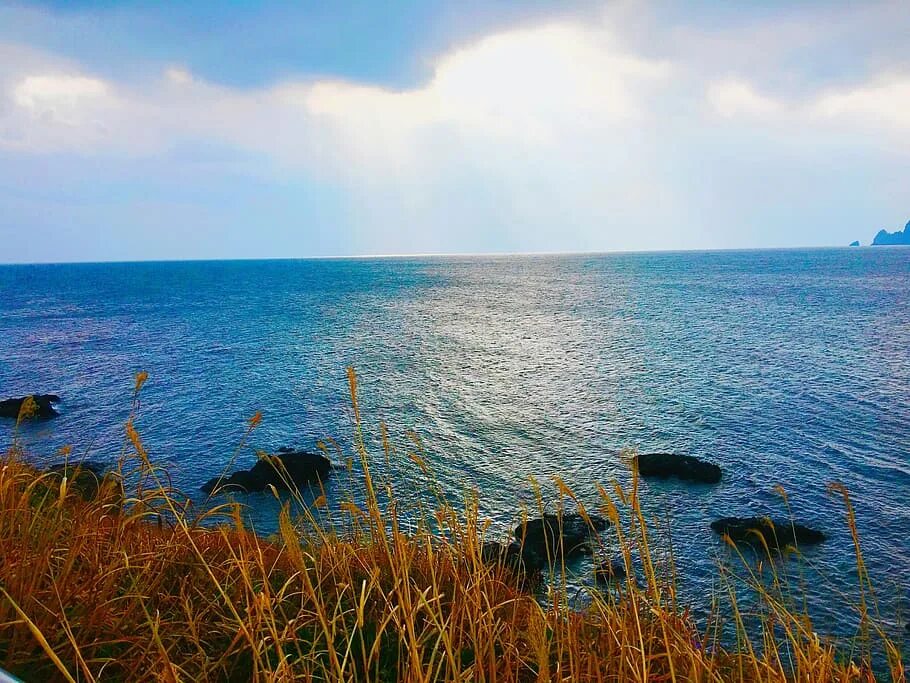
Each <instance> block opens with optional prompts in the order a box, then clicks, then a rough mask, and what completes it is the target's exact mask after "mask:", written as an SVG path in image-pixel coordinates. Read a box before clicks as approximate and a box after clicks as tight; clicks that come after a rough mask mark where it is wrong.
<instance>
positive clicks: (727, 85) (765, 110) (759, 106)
mask: <svg viewBox="0 0 910 683" xmlns="http://www.w3.org/2000/svg"><path fill="white" fill-rule="evenodd" d="M707 97H708V102H709V103H710V105H711V106H712V107H713V108H714V109H715V110H716V111H717V113H718V114H720V115H721V116H725V117H732V116H758V117H767V116H772V115H775V114H778V113H780V112H781V111H782V110H783V106H782V105H781V103H780V102H777V101H776V100H773V99H771V98H769V97H765V96H763V95H760V94H758V93H757V92H755V90H754V89H753V87H752V86H751V85H750V84H749V83H744V82H742V81H737V80H726V81H723V82H720V83H712V84H710V85H709V86H708V92H707Z"/></svg>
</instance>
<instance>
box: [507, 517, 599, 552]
mask: <svg viewBox="0 0 910 683" xmlns="http://www.w3.org/2000/svg"><path fill="white" fill-rule="evenodd" d="M589 519H590V520H591V524H590V525H588V523H587V522H586V521H585V520H584V518H582V516H581V515H578V514H569V515H562V516H560V515H558V514H550V513H548V514H545V515H544V516H543V517H542V518H538V519H529V520H528V521H527V522H523V523H521V524H519V525H518V526H517V527H515V538H517V539H518V542H519V544H520V545H521V546H522V547H523V548H524V552H531V553H534V554H535V555H537V556H539V557H541V558H544V561H546V558H548V557H551V558H555V557H558V556H559V555H563V556H565V557H572V556H575V555H579V554H590V553H591V552H592V551H593V546H592V542H593V541H594V540H595V539H596V537H597V534H598V533H599V532H601V531H603V530H604V529H606V528H607V527H608V526H610V523H609V522H608V521H607V520H606V519H604V518H603V517H598V516H596V515H591V516H589Z"/></svg>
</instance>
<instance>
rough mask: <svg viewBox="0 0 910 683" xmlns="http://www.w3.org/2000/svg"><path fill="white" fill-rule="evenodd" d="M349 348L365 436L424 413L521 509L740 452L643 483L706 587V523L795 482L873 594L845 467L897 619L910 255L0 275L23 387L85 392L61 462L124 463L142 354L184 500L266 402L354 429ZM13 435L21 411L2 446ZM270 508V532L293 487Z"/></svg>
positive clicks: (159, 437) (268, 427)
mask: <svg viewBox="0 0 910 683" xmlns="http://www.w3.org/2000/svg"><path fill="white" fill-rule="evenodd" d="M348 365H353V366H355V367H356V368H357V371H358V373H359V377H360V385H361V400H362V411H363V413H364V415H365V417H366V420H367V428H368V431H369V433H371V434H376V433H377V430H376V425H377V423H378V421H379V420H384V421H386V422H387V423H388V424H389V427H390V431H391V433H392V434H393V435H394V436H396V437H397V441H398V442H399V443H400V444H401V445H402V446H404V445H406V444H407V443H408V442H407V439H405V438H403V435H404V432H405V430H406V429H412V428H413V429H414V430H416V431H417V433H418V434H419V435H420V437H421V438H422V439H423V442H424V444H425V445H426V448H427V451H428V461H429V463H430V465H431V467H432V468H433V471H434V472H435V474H436V476H437V477H438V478H439V480H440V481H441V483H442V484H443V486H444V488H445V489H446V491H447V492H448V493H449V494H450V495H452V496H454V497H458V496H460V495H461V493H462V492H463V491H464V489H465V487H469V488H474V489H476V490H477V491H478V492H479V495H480V498H481V503H482V506H483V510H484V513H485V514H487V515H489V516H490V517H492V518H494V519H495V520H496V521H497V523H499V524H500V525H502V526H501V528H505V525H506V524H507V523H508V522H509V521H511V520H512V519H513V517H514V515H515V514H516V511H517V509H518V505H519V501H522V500H524V501H527V500H529V499H530V487H529V477H535V478H537V479H538V480H539V481H541V482H544V483H545V482H546V481H547V480H548V477H550V476H551V475H560V476H561V477H563V479H564V480H565V481H566V482H567V483H568V484H569V485H570V486H572V487H573V488H574V489H575V490H577V491H578V492H579V493H580V494H581V495H582V497H583V498H585V499H586V500H589V501H591V502H594V501H595V500H596V497H595V489H594V486H595V483H596V482H605V483H606V482H610V481H612V480H614V479H616V480H619V481H620V482H623V483H626V484H627V483H628V481H629V472H628V469H627V467H626V464H625V462H624V461H623V459H622V458H621V456H620V451H621V450H622V449H625V448H637V449H640V450H641V451H643V452H644V451H655V450H660V451H678V452H682V453H689V454H693V455H697V456H703V457H705V458H708V459H711V460H713V461H715V462H718V463H719V464H721V465H722V467H723V468H724V479H723V482H722V483H721V484H720V485H719V486H716V487H703V486H686V485H680V484H678V483H651V482H646V483H644V484H643V494H644V496H645V502H646V506H647V508H648V510H649V512H650V513H652V514H653V515H655V516H657V517H660V518H661V519H669V520H670V524H671V530H672V536H673V540H674V543H675V546H676V553H677V562H678V564H679V566H680V570H681V573H682V575H683V577H684V586H683V593H684V596H686V597H688V598H690V599H692V600H697V599H698V598H699V597H702V596H704V595H705V594H706V593H707V592H708V591H710V590H711V589H712V586H713V584H714V578H713V577H714V576H715V572H714V563H715V561H716V556H717V555H718V553H722V552H723V550H722V548H721V545H720V543H719V541H718V539H717V538H716V537H715V536H714V535H713V534H712V532H711V531H710V530H709V528H708V523H709V522H710V520H712V519H713V518H715V517H718V516H723V515H731V514H738V515H746V514H749V515H752V514H786V510H785V508H784V506H783V502H782V500H781V498H780V496H779V495H777V494H776V493H775V492H774V490H773V487H774V486H775V485H776V484H782V485H783V486H784V487H785V488H786V490H787V491H788V493H789V497H790V504H791V505H792V508H793V511H794V514H795V515H796V517H797V518H799V519H800V520H802V521H805V522H807V523H809V524H812V525H814V526H817V527H819V528H821V529H823V530H824V531H825V532H827V533H828V534H829V535H830V537H831V538H830V540H829V541H828V542H827V543H825V544H823V545H822V546H819V547H818V548H816V549H812V550H811V551H809V552H808V553H807V559H808V561H809V562H810V563H812V565H814V566H816V567H817V568H818V569H819V570H820V571H821V573H822V574H823V575H824V576H825V577H827V578H828V579H829V580H830V581H831V582H832V585H833V586H834V588H835V589H837V590H843V591H845V592H848V593H850V594H855V590H854V589H853V588H851V587H852V586H854V585H855V582H856V577H855V561H854V557H853V550H852V546H851V540H850V536H849V533H848V531H847V529H846V526H845V524H844V516H843V510H842V507H841V506H840V505H839V504H838V502H837V500H836V499H835V498H834V497H832V496H831V495H830V494H828V493H827V492H826V484H827V483H829V482H832V481H839V482H843V483H844V484H846V485H847V486H848V487H849V488H850V490H851V492H852V493H853V496H854V500H855V504H856V510H857V518H858V522H859V530H860V533H861V535H862V537H863V540H864V544H865V550H866V554H867V560H868V562H869V567H870V570H871V572H872V574H873V577H874V578H876V579H877V581H878V585H879V594H880V599H881V600H882V604H883V611H885V612H886V618H887V619H888V620H889V621H890V623H891V624H892V625H893V626H894V628H895V629H898V627H899V625H900V617H899V614H898V611H899V610H900V609H901V608H900V602H901V601H904V602H906V600H907V590H908V586H910V539H908V536H910V506H908V493H910V249H906V248H899V247H896V248H875V249H872V248H866V249H830V250H786V251H783V250H782V251H754V252H747V251H737V252H705V253H691V252H689V253H652V254H613V255H598V256H587V255H586V256H541V257H529V256H523V257H513V256H508V257H505V256H504V257H473V258H413V259H377V260H360V259H358V260H312V261H309V260H307V261H240V262H183V263H134V264H86V265H41V266H4V267H0V394H3V395H20V394H24V393H29V392H55V393H59V394H60V395H61V396H62V397H63V399H64V401H63V404H62V406H61V410H62V415H61V416H60V417H59V418H57V419H55V420H52V421H48V422H42V423H34V424H30V425H28V426H27V427H26V428H25V429H24V431H23V435H22V436H23V438H24V439H25V441H26V444H27V445H28V447H29V450H30V451H31V452H32V453H33V454H34V457H35V458H36V459H37V460H40V461H51V460H54V459H55V456H54V454H53V453H54V451H55V450H56V449H57V448H59V447H60V446H62V445H64V444H73V445H74V446H75V447H76V451H77V453H79V454H83V453H89V455H90V457H92V458H94V459H102V460H104V459H108V460H110V459H114V458H116V456H117V455H118V454H119V453H120V450H121V448H122V443H123V436H122V423H123V420H124V419H125V418H126V415H127V414H128V411H129V407H130V392H131V388H132V377H133V374H134V373H135V372H136V371H137V370H140V369H144V370H147V371H148V372H149V373H150V376H151V379H150V380H149V382H148V384H147V385H146V388H145V389H144V390H143V394H142V404H141V408H140V417H139V420H138V424H139V427H140V430H141V432H142V434H143V437H144V440H145V442H146V445H147V447H148V448H149V450H150V452H151V454H152V457H153V458H154V459H155V460H157V461H158V462H160V463H164V464H167V466H168V467H169V468H170V470H171V471H172V473H173V475H174V477H175V483H176V484H177V485H178V486H180V487H182V488H184V489H185V490H187V491H188V492H194V491H195V490H196V489H197V487H198V486H199V485H200V484H201V483H202V482H203V481H204V480H205V479H207V478H209V477H210V476H213V474H216V473H218V471H219V470H220V468H222V467H223V466H224V465H225V463H226V462H227V461H228V459H229V458H230V456H231V454H232V453H233V451H234V449H235V447H236V445H237V443H238V442H239V440H240V438H241V436H242V434H243V431H244V429H245V420H246V419H247V418H249V417H250V416H251V415H252V414H253V413H254V412H255V411H257V410H261V411H262V412H263V414H264V421H263V424H262V425H261V427H260V428H259V429H257V431H256V432H255V433H254V435H253V438H252V444H253V446H255V447H258V448H263V449H274V448H277V447H278V446H281V445H285V444H290V445H296V446H304V447H312V446H313V444H314V443H315V441H316V440H317V439H323V438H325V437H334V438H336V439H338V440H339V442H340V443H341V444H342V445H343V446H345V448H347V444H349V443H350V435H351V410H350V407H349V401H348V397H347V393H346V390H347V385H346V379H345V368H346V366H348ZM11 438H12V429H11V425H10V423H9V422H8V421H6V422H2V423H0V445H2V446H6V445H8V444H9V442H10V439H11ZM348 453H349V451H348ZM401 459H402V461H403V462H404V461H405V459H404V457H403V456H402V458H401ZM252 461H253V456H252V454H251V453H249V452H247V453H244V454H243V455H241V459H240V464H241V465H243V466H248V465H249V464H251V463H252ZM408 462H409V461H408ZM376 466H377V468H379V469H382V468H383V467H384V465H383V462H382V459H381V458H380V459H379V461H378V462H377V465H376ZM405 469H406V468H405V465H404V464H403V463H402V464H400V467H398V468H397V470H396V471H397V472H398V473H399V474H398V475H397V476H399V477H400V476H401V474H400V473H401V472H402V471H404V470H405ZM413 469H414V468H413V467H411V470H413ZM333 486H334V487H336V488H337V487H338V486H339V484H338V483H337V482H336V483H335V484H333ZM400 486H401V489H402V491H403V492H404V493H405V494H406V495H407V494H415V495H416V494H419V493H420V491H418V490H416V487H418V484H415V483H414V480H412V479H410V478H406V479H403V480H401V481H400ZM409 487H414V488H415V490H411V489H410V488H409ZM332 493H333V489H332V487H330V494H332ZM335 493H337V491H336V492H335ZM194 495H195V494H194ZM248 500H249V502H250V505H251V515H252V517H253V518H254V521H255V522H256V523H257V526H258V528H262V529H264V530H268V529H269V528H270V525H272V524H273V519H274V512H275V505H274V503H273V502H271V501H270V500H269V498H268V496H265V495H261V496H250V497H249V499H248ZM813 589H814V598H813V603H814V605H813V609H814V610H815V611H816V612H817V614H819V615H820V616H819V620H820V621H819V623H820V628H827V629H830V630H832V631H840V632H849V631H850V629H851V628H852V624H853V623H854V620H853V619H852V617H851V616H850V615H849V614H845V613H843V610H841V609H839V608H834V607H833V605H834V604H837V601H832V600H831V595H832V594H831V592H830V588H829V587H826V586H823V585H822V584H821V583H819V584H818V586H813ZM851 591H852V593H851Z"/></svg>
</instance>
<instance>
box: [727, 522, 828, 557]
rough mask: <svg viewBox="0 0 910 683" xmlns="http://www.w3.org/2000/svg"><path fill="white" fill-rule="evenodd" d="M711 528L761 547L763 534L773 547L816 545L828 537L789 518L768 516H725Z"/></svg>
mask: <svg viewBox="0 0 910 683" xmlns="http://www.w3.org/2000/svg"><path fill="white" fill-rule="evenodd" d="M711 528H712V529H713V530H714V531H716V532H717V533H719V534H726V535H727V536H729V537H730V539H731V540H732V541H733V542H734V543H737V544H742V545H752V546H756V547H761V545H762V544H761V540H760V539H759V538H758V536H757V535H756V534H761V537H762V538H764V539H765V543H766V544H767V545H768V547H769V548H771V549H780V548H783V547H786V546H788V545H797V546H798V545H815V544H816V543H821V542H822V541H824V540H825V539H826V538H827V537H826V536H825V534H824V533H822V532H821V531H818V530H817V529H812V528H810V527H807V526H803V525H802V524H795V523H792V522H790V521H788V520H771V519H768V518H767V517H724V518H722V519H718V520H716V521H714V522H711Z"/></svg>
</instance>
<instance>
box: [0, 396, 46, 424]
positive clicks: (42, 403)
mask: <svg viewBox="0 0 910 683" xmlns="http://www.w3.org/2000/svg"><path fill="white" fill-rule="evenodd" d="M27 398H28V396H21V397H18V398H7V399H4V400H3V401H0V417H11V418H13V419H16V418H18V417H19V411H20V410H22V404H23V402H24V401H25V399H27ZM32 398H33V399H34V400H35V412H34V414H33V415H31V416H30V417H40V418H49V417H55V416H56V415H59V413H58V412H57V411H56V410H55V409H54V404H55V403H60V397H59V396H57V394H33V395H32Z"/></svg>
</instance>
